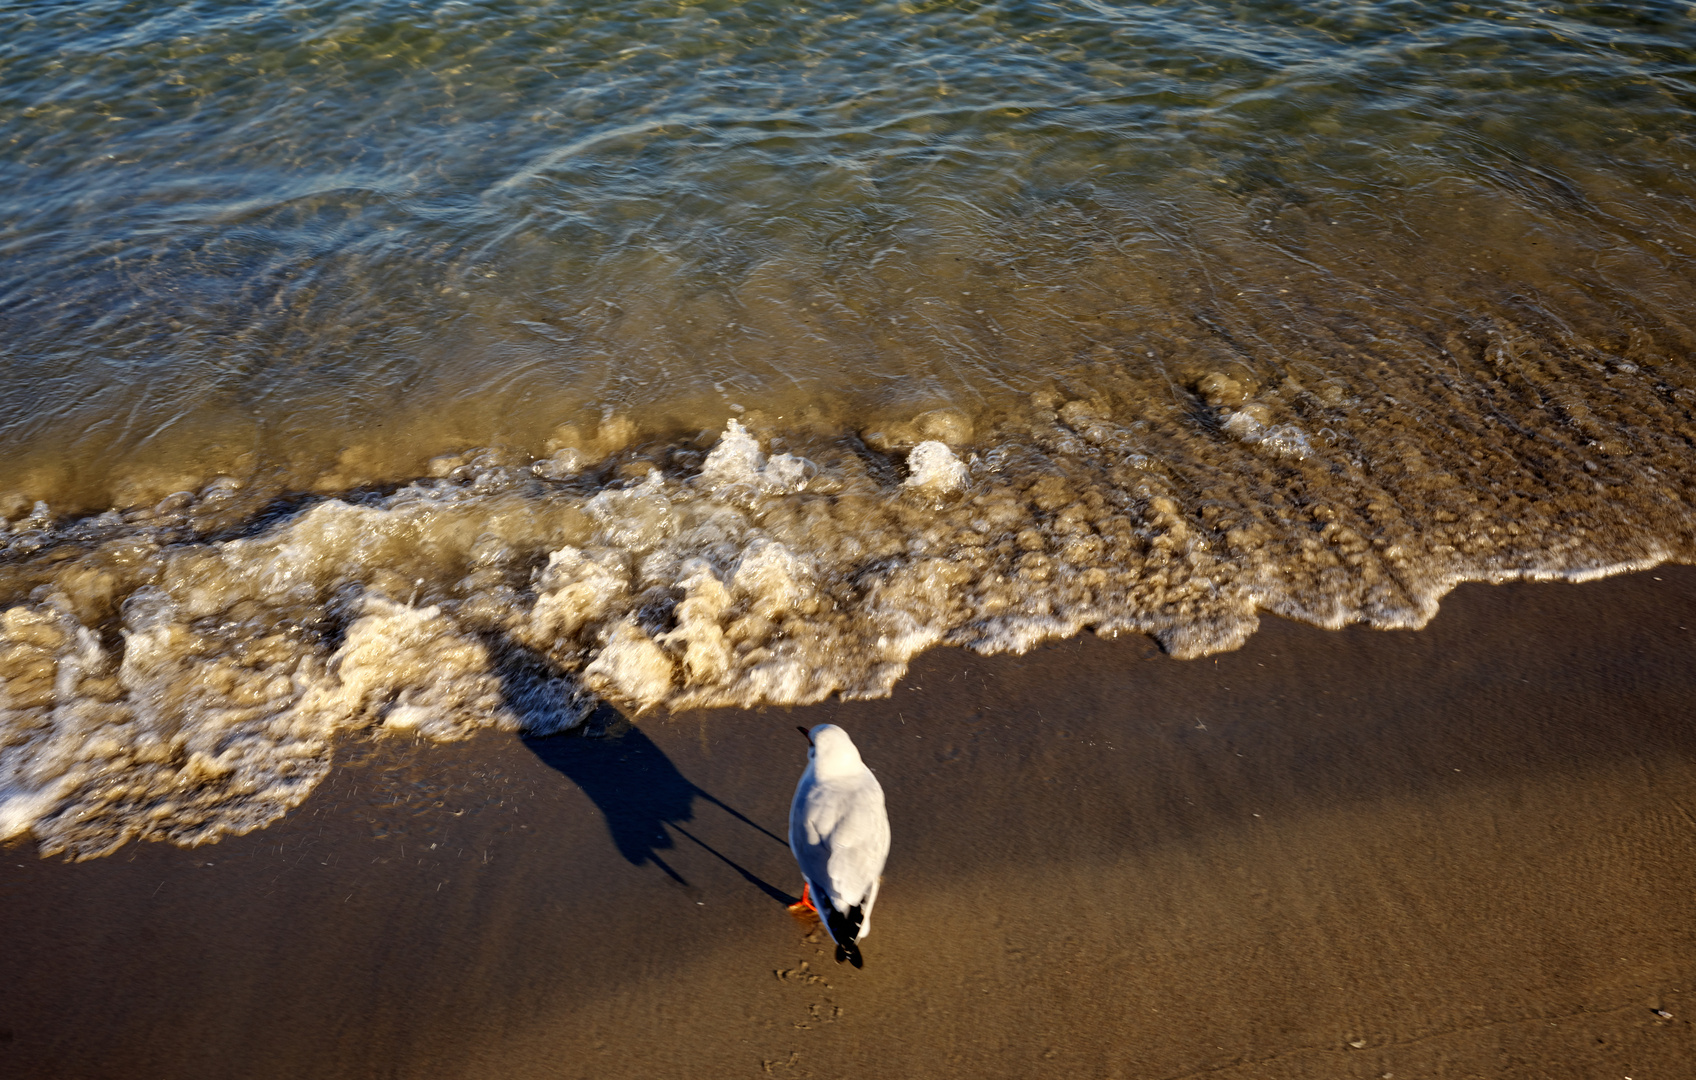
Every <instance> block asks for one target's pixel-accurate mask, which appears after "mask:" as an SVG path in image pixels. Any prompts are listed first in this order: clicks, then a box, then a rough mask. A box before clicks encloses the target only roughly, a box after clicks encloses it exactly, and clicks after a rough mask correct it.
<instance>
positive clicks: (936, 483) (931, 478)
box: [905, 439, 972, 494]
mask: <svg viewBox="0 0 1696 1080" xmlns="http://www.w3.org/2000/svg"><path fill="white" fill-rule="evenodd" d="M907 469H908V476H907V479H906V481H905V483H906V486H907V487H912V488H920V489H923V490H925V491H931V492H935V493H937V494H942V493H945V492H949V491H958V490H960V489H961V488H963V487H965V486H966V485H967V484H969V483H970V482H971V479H972V475H971V471H970V470H969V469H967V468H966V465H965V462H963V461H961V460H960V459H959V458H957V457H955V456H954V451H952V450H950V449H949V448H948V444H947V443H944V442H938V441H936V440H935V439H932V440H929V441H926V442H922V443H920V444H919V445H917V446H915V447H913V452H912V453H910V454H908V455H907Z"/></svg>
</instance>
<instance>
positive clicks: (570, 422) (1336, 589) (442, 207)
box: [0, 2, 1696, 854]
mask: <svg viewBox="0 0 1696 1080" xmlns="http://www.w3.org/2000/svg"><path fill="white" fill-rule="evenodd" d="M1693 11H1696V9H1692V8H1690V7H1689V6H1688V5H1684V4H1634V5H1608V4H1556V3H1542V4H1530V3H1522V4H1495V5H1488V6H1486V5H1468V4H1440V3H1439V4H1429V3H1421V4H1414V3H1341V2H1338V3H1235V4H1230V3H1149V4H1128V3H1125V4H1107V3H1085V2H1056V3H952V4H950V3H929V4H910V3H909V4H865V3H826V4H729V3H700V4H661V3H645V2H638V3H627V4H620V5H610V4H591V3H543V2H538V3H447V4H439V5H438V4H405V3H347V2H338V3H199V4H193V3H191V4H180V5H160V4H145V3H127V4H120V3H78V4H48V3H41V2H30V3H4V2H0V27H3V28H4V33H0V148H3V149H0V356H3V357H4V361H5V362H4V364H3V365H0V454H3V457H0V460H3V461H4V462H5V465H6V467H5V469H4V471H3V473H0V514H3V516H4V518H5V519H6V522H7V524H6V526H5V529H4V531H3V532H0V542H3V543H4V549H3V551H0V604H3V605H5V606H6V608H7V610H6V612H5V615H4V619H3V621H0V638H3V639H4V640H3V642H0V674H3V675H4V677H5V679H6V697H5V698H4V699H3V701H0V705H4V707H5V708H6V709H7V710H8V711H7V713H6V716H5V718H4V719H0V833H25V832H33V833H34V835H36V837H37V838H38V840H40V842H41V843H42V845H43V847H44V850H55V851H57V850H64V851H70V852H73V853H81V854H90V853H98V852H100V851H104V850H109V849H110V847H111V846H112V845H113V844H115V843H118V842H121V841H122V840H123V839H124V838H126V837H128V836H132V835H161V836H171V837H174V838H176V839H179V840H184V841H187V840H195V839H206V838H212V837H216V836H217V835H219V834H221V832H223V831H227V830H229V829H244V828H250V827H253V826H255V825H257V824H260V823H262V822H264V821H266V820H269V819H270V818H271V817H274V816H275V815H276V814H277V813H280V812H282V810H283V809H285V808H286V807H287V806H290V805H293V803H295V802H298V800H299V799H300V798H302V797H304V795H305V793H306V792H307V791H309V790H310V789H311V787H312V785H313V784H314V783H315V782H316V779H317V777H318V776H320V775H322V771H323V769H324V768H327V763H328V761H329V760H330V757H331V755H332V754H333V752H334V747H335V745H336V744H337V741H338V740H342V739H346V738H352V737H356V736H355V735H354V734H352V733H353V732H356V731H360V730H364V729H367V728H371V727H373V726H375V727H376V728H377V729H379V730H381V729H384V728H398V729H404V730H408V731H415V732H423V733H425V734H430V735H433V736H435V737H442V738H450V737H454V736H455V735H457V734H462V733H464V732H465V731H468V730H470V729H472V728H474V727H476V726H479V725H487V724H495V725H497V726H506V727H515V728H528V729H531V730H553V729H558V728H561V727H568V726H570V725H571V724H572V723H574V722H575V720H576V718H577V717H578V716H579V715H580V714H581V711H582V709H583V707H584V706H585V703H586V702H588V701H590V700H591V699H592V697H593V696H595V695H599V696H601V697H606V698H609V699H611V700H613V701H615V702H617V703H619V704H620V705H621V706H623V707H626V708H641V707H648V706H655V705H670V706H681V705H690V704H693V705H702V704H708V705H710V704H732V703H744V704H747V703H754V702H761V701H805V700H814V699H816V698H818V697H820V696H823V695H826V694H830V693H848V694H875V693H880V692H883V691H884V690H886V689H887V687H888V686H889V685H890V684H891V682H892V680H893V679H895V678H897V677H898V676H899V674H900V672H901V671H902V670H904V668H905V664H906V661H907V658H908V657H910V656H911V655H912V654H913V653H914V652H915V651H917V650H919V649H922V648H926V647H929V646H931V645H933V644H936V643H941V642H948V643H954V644H961V645H967V646H971V647H976V648H980V649H985V650H995V649H1008V648H1013V649H1017V648H1023V647H1027V646H1028V645H1029V644H1030V643H1031V642H1033V641H1036V640H1040V639H1041V638H1043V637H1045V636H1049V635H1054V634H1066V633H1075V632H1077V631H1079V630H1081V629H1085V628H1096V629H1098V630H1101V631H1103V632H1111V631H1116V630H1140V631H1145V632H1150V633H1154V634H1156V635H1157V636H1158V637H1159V638H1160V639H1161V640H1162V641H1163V642H1164V643H1165V644H1166V646H1167V647H1168V648H1169V649H1171V650H1172V651H1173V652H1174V653H1176V654H1178V655H1186V656H1187V655H1199V654H1203V653H1206V652H1208V651H1212V650H1217V649H1221V648H1229V647H1232V646H1233V645H1234V644H1236V643H1238V642H1240V641H1241V640H1242V639H1243V636H1244V635H1246V634H1247V633H1250V632H1252V630H1253V628H1254V626H1255V625H1256V620H1257V618H1258V614H1257V613H1258V612H1261V611H1274V612H1278V613H1281V614H1285V615H1290V616H1292V617H1297V618H1303V619H1307V620H1309V621H1312V622H1316V623H1319V624H1321V625H1327V626H1338V625H1343V624H1345V623H1348V622H1352V621H1365V622H1368V623H1370V624H1373V625H1378V626H1416V625H1420V624H1422V623H1423V621H1424V620H1426V619H1428V618H1429V617H1430V615H1431V613H1432V612H1433V611H1434V610H1435V606H1436V603H1437V602H1438V600H1439V599H1440V597H1441V596H1442V594H1443V593H1444V592H1445V591H1446V590H1447V589H1448V588H1450V587H1452V585H1453V584H1454V583H1455V582H1457V581H1460V580H1467V579H1475V578H1482V579H1488V580H1501V579H1506V578H1511V577H1516V576H1526V575H1531V576H1567V577H1583V576H1587V575H1593V574H1598V573H1607V572H1611V571H1614V570H1617V569H1620V568H1623V567H1628V566H1641V565H1647V564H1652V563H1654V562H1656V561H1659V560H1663V559H1669V558H1673V559H1681V560H1686V559H1689V558H1690V557H1691V554H1692V546H1691V536H1692V532H1691V522H1692V517H1691V506H1692V501H1691V500H1692V495H1693V492H1692V490H1691V487H1690V480H1689V478H1690V477H1692V476H1696V471H1693V469H1692V467H1693V466H1696V460H1693V456H1696V450H1693V447H1696V411H1693V403H1696V369H1693V367H1692V364H1691V356H1692V348H1693V346H1696V331H1693V328H1692V322H1691V313H1692V311H1693V310H1696V307H1693V303H1692V301H1693V300H1696V283H1693V282H1692V274H1691V261H1690V260H1691V255H1692V252H1693V251H1696V246H1693V245H1696V208H1693V203H1692V196H1693V195H1696V179H1693V178H1692V172H1691V166H1692V164H1693V163H1696V142H1693V139H1692V136H1691V132H1693V131H1696V123H1693V120H1696V117H1693V115H1692V114H1693V109H1696V20H1693V16H1692V13H1693Z"/></svg>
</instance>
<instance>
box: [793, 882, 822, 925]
mask: <svg viewBox="0 0 1696 1080" xmlns="http://www.w3.org/2000/svg"><path fill="white" fill-rule="evenodd" d="M811 888H812V887H811V886H810V885H808V883H807V882H806V881H802V882H801V899H800V900H797V901H796V902H795V903H793V904H790V905H789V914H791V915H793V916H795V917H796V918H797V919H805V918H808V917H809V916H810V917H812V918H814V919H816V918H818V917H819V909H818V908H816V907H814V906H813V897H812V893H811Z"/></svg>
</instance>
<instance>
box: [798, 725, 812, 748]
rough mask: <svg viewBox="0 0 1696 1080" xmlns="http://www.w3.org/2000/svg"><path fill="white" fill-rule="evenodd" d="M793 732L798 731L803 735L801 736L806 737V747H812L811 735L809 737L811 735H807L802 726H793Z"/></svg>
mask: <svg viewBox="0 0 1696 1080" xmlns="http://www.w3.org/2000/svg"><path fill="white" fill-rule="evenodd" d="M795 730H796V731H799V732H800V733H801V734H803V735H806V736H807V745H808V746H811V745H813V737H812V735H811V734H809V733H808V731H807V729H806V728H804V727H802V726H801V725H800V724H796V725H795Z"/></svg>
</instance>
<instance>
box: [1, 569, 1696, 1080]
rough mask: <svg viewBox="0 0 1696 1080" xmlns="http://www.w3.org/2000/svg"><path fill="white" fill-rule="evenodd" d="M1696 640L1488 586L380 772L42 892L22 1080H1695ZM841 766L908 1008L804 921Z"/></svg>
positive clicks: (11, 987)
mask: <svg viewBox="0 0 1696 1080" xmlns="http://www.w3.org/2000/svg"><path fill="white" fill-rule="evenodd" d="M1686 628H1690V629H1686ZM1693 642H1696V568H1688V567H1678V566H1661V567H1658V568H1655V569H1653V570H1649V571H1645V572H1640V573H1635V574H1627V575H1622V576H1618V577H1612V578H1609V579H1606V580H1602V581H1592V582H1589V583H1586V584H1583V585H1577V586H1563V585H1562V584H1560V583H1515V584H1507V585H1496V586H1486V585H1471V584H1469V585H1463V586H1460V587H1459V588H1457V589H1455V590H1454V591H1453V592H1451V593H1449V594H1448V596H1447V598H1446V599H1445V600H1444V602H1443V606H1442V610H1441V611H1440V612H1439V613H1438V614H1437V616H1436V617H1435V618H1434V619H1433V620H1432V621H1431V622H1430V623H1429V624H1428V625H1427V626H1426V627H1425V628H1424V629H1422V630H1419V631H1374V630H1367V629H1363V628H1360V627H1351V628H1347V629H1343V630H1338V631H1327V630H1319V629H1315V628H1313V627H1310V626H1305V625H1302V624H1298V623H1293V622H1289V621H1286V620H1283V619H1279V618H1276V617H1269V616H1263V618H1262V621H1261V626H1260V629H1259V630H1258V632H1256V633H1255V634H1253V635H1252V636H1250V638H1249V639H1248V640H1247V642H1246V643H1245V644H1244V645H1243V647H1242V648H1240V649H1239V650H1237V651H1235V652H1231V653H1226V654H1221V655H1217V656H1212V657H1207V658H1204V659H1199V660H1182V661H1180V660H1173V659H1171V658H1170V657H1168V656H1166V655H1164V654H1162V653H1160V651H1159V650H1158V649H1157V648H1156V647H1155V646H1154V645H1153V643H1152V642H1150V641H1148V640H1147V639H1144V638H1141V637H1136V636H1126V637H1122V638H1119V639H1117V640H1111V641H1108V640H1101V639H1096V638H1093V637H1080V638H1073V639H1067V640H1063V641H1053V642H1049V643H1046V644H1044V645H1042V646H1039V647H1038V648H1036V649H1033V650H1032V651H1031V652H1029V653H1027V654H1024V655H1022V656H1007V655H1003V656H995V657H980V656H976V655H974V654H969V653H963V652H960V651H958V650H952V649H939V650H932V651H930V652H927V653H925V654H922V655H921V656H919V657H916V658H915V660H914V662H913V664H912V668H911V670H910V671H909V674H908V675H907V677H906V678H905V679H903V680H902V681H901V683H900V684H899V685H898V686H897V688H896V691H895V694H894V696H893V697H891V698H887V699H878V700H870V701H848V702H842V701H829V702H825V703H822V704H819V705H813V706H804V707H794V708H785V707H775V706H774V707H769V708H765V709H755V710H733V709H725V710H712V711H703V712H685V713H682V714H676V715H661V714H652V715H648V716H644V717H642V718H640V719H639V720H638V722H637V723H636V724H635V725H634V726H632V725H630V724H629V723H627V722H625V721H622V720H618V719H616V718H613V717H602V718H600V719H602V720H610V721H611V724H610V727H608V729H607V733H606V735H605V736H603V737H602V738H598V739H591V738H583V737H580V736H565V737H558V738H552V739H538V740H525V739H520V738H518V737H516V736H512V735H506V734H499V733H487V734H483V735H479V736H477V737H475V738H473V739H470V740H468V741H466V742H464V743H459V744H454V745H448V746H441V745H424V744H411V743H406V742H403V741H400V740H395V739H390V740H383V741H379V742H376V743H374V744H372V745H370V746H368V747H364V748H357V747H351V746H350V747H348V748H347V749H346V751H344V753H346V755H347V756H346V758H345V759H344V760H342V761H340V762H338V764H337V766H336V767H335V770H334V773H333V774H332V776H331V777H330V778H329V779H327V780H326V781H325V782H324V784H323V785H322V786H321V787H320V788H319V790H318V791H317V792H316V793H314V795H313V796H311V797H310V798H309V799H308V800H307V802H306V803H305V804H303V805H302V806H301V807H299V808H298V809H296V810H295V811H293V812H292V813H290V814H289V815H288V816H287V817H286V818H285V819H284V820H282V821H281V822H278V823H277V824H274V825H273V826H271V827H270V828H268V829H265V830H261V831H258V832H255V833H252V834H249V835H247V836H245V837H227V838H225V839H224V840H223V841H222V842H221V843H218V844H213V845H206V846H203V847H200V848H194V849H178V848H172V847H168V846H165V845H162V844H131V845H129V846H127V847H125V848H123V849H121V850H120V851H118V852H117V853H116V854H114V855H112V856H110V857H108V858H104V859H98V860H93V861H90V862H86V863H80V864H68V863H61V862H55V861H46V860H39V859H37V858H35V855H34V852H33V851H32V850H31V849H30V847H29V846H28V845H23V844H12V845H8V846H7V847H5V848H4V849H3V850H0V911H3V912H4V925H5V929H6V937H7V940H8V945H7V949H6V950H5V952H4V954H3V956H0V1068H3V1069H4V1070H5V1071H6V1072H8V1074H10V1075H16V1076H21V1077H37V1076H41V1077H47V1076H76V1077H99V1076H114V1077H116V1076H124V1077H148V1076H161V1077H163V1076H179V1077H180V1076H303V1075H311V1076H348V1077H361V1076H372V1075H385V1076H429V1077H439V1076H467V1077H482V1076H490V1077H493V1076H531V1075H535V1076H586V1077H587V1076H593V1077H597V1078H602V1077H616V1076H703V1077H707V1076H711V1077H722V1076H766V1075H776V1076H871V1075H893V1074H896V1072H897V1071H901V1072H905V1073H907V1074H912V1075H955V1074H964V1073H966V1072H967V1071H970V1072H971V1073H972V1074H973V1075H978V1076H1009V1077H1012V1076H1047V1075H1053V1076H1076V1075H1087V1076H1125V1077H1137V1078H1142V1077H1179V1076H1192V1075H1196V1074H1207V1075H1210V1076H1223V1077H1233V1076H1240V1077H1245V1078H1246V1077H1251V1076H1252V1077H1283V1076H1289V1077H1296V1076H1306V1075H1326V1076H1361V1077H1367V1076H1372V1077H1379V1076H1383V1075H1385V1074H1386V1073H1389V1074H1393V1075H1395V1076H1421V1077H1447V1076H1455V1077H1459V1076H1471V1075H1480V1076H1525V1077H1533V1076H1536V1077H1547V1076H1573V1077H1579V1076H1595V1075H1611V1074H1617V1075H1630V1076H1645V1075H1646V1076H1657V1075H1659V1076H1670V1075H1677V1074H1678V1073H1677V1070H1678V1069H1680V1068H1685V1067H1687V1066H1686V1064H1685V1063H1687V1062H1688V1061H1690V1060H1693V1059H1696V1028H1693V1027H1692V1020H1696V960H1693V959H1692V957H1696V929H1692V928H1696V895H1693V894H1696V890H1693V889H1692V888H1691V885H1692V883H1696V817H1693V816H1692V814H1693V812H1696V727H1693V725H1691V723H1690V716H1691V707H1690V705H1689V702H1691V701H1692V700H1696V653H1693V652H1692V649H1691V645H1692V643H1693ZM827 721H828V722H836V723H840V724H842V725H843V726H844V727H845V728H847V729H848V730H849V731H850V732H851V733H852V734H853V735H854V738H855V740H856V742H857V743H858V744H859V745H860V747H861V748H862V750H863V752H864V754H865V757H866V760H867V761H868V763H869V764H871V765H872V767H873V768H874V769H875V770H876V771H877V772H878V775H879V777H880V779H881V780H882V782H883V785H884V788H885V790H886V792H887V793H888V797H889V803H890V812H891V818H892V822H893V827H894V835H895V840H894V849H893V851H892V855H891V859H890V864H889V868H888V876H887V879H886V884H885V887H884V890H883V894H882V898H881V899H880V902H879V906H878V910H877V916H876V928H875V931H874V933H873V934H872V935H871V936H870V937H869V938H868V939H867V942H866V946H865V955H866V968H865V970H864V971H863V972H853V971H851V970H850V969H848V968H846V967H842V968H839V967H837V966H836V965H834V964H832V963H830V959H829V954H828V953H827V951H826V950H825V948H824V946H823V945H822V944H820V943H819V941H818V940H817V937H818V935H814V939H815V940H812V941H809V940H807V937H806V935H805V930H804V928H803V927H801V926H799V925H797V924H796V923H795V922H794V921H793V920H792V919H791V918H790V917H789V916H788V915H787V914H786V913H785V912H784V911H783V910H782V904H783V903H785V902H786V901H787V899H792V898H793V895H794V894H795V893H796V892H797V891H798V881H796V880H793V879H795V878H796V872H795V869H794V866H793V862H792V859H791V857H790V855H789V853H788V850H787V848H786V847H785V846H784V844H783V841H782V840H781V837H782V835H783V831H784V822H785V815H786V811H787V806H788V801H789V797H790V794H791V792H792V790H793V785H794V782H795V779H796V777H797V776H798V775H799V773H800V770H801V767H802V764H803V763H804V759H805V747H804V744H803V743H802V742H801V739H800V736H799V735H797V734H795V733H794V732H793V730H792V729H793V727H794V726H795V725H796V724H803V725H810V724H813V723H820V722H827ZM803 964H805V965H806V966H805V967H804V968H803V966H802V965H803ZM1657 1009H1658V1010H1662V1011H1664V1012H1666V1013H1668V1014H1670V1015H1669V1016H1666V1017H1663V1016H1661V1015H1659V1014H1658V1013H1657V1012H1655V1011H1654V1010H1657ZM1622 1070H1623V1071H1622ZM1634 1070H1637V1071H1634Z"/></svg>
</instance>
